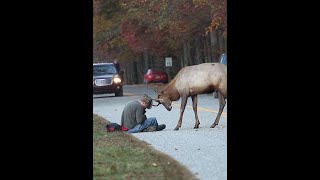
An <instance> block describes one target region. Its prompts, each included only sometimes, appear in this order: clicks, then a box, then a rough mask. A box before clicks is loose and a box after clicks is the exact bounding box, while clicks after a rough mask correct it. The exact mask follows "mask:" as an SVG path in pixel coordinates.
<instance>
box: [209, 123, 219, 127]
mask: <svg viewBox="0 0 320 180" xmlns="http://www.w3.org/2000/svg"><path fill="white" fill-rule="evenodd" d="M216 125H218V124H212V125H211V126H210V127H211V128H214V127H216Z"/></svg>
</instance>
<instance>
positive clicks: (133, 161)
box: [93, 114, 196, 180]
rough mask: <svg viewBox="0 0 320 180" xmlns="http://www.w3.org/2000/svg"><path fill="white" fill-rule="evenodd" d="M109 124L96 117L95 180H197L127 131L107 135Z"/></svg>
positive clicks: (94, 124) (94, 135)
mask: <svg viewBox="0 0 320 180" xmlns="http://www.w3.org/2000/svg"><path fill="white" fill-rule="evenodd" d="M107 123H108V122H107V121H106V120H105V119H103V118H101V117H99V116H97V115H95V114H94V115H93V179H96V180H98V179H99V180H100V179H110V180H112V179H114V180H116V179H130V180H134V179H137V180H149V179H157V180H162V179H177V180H180V179H183V180H194V179H196V178H195V177H194V176H193V175H192V173H191V172H190V171H189V170H188V169H187V168H186V167H185V166H183V165H180V164H179V163H178V162H177V161H175V160H173V159H171V158H170V157H169V156H167V155H165V154H163V153H161V152H158V151H156V150H155V149H153V148H152V147H150V146H149V145H148V144H147V143H145V142H142V141H139V140H138V139H136V138H135V137H133V136H131V135H129V134H127V133H125V132H121V131H118V132H107V131H106V130H105V125H106V124H107Z"/></svg>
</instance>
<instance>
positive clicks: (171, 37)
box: [93, 0, 227, 59]
mask: <svg viewBox="0 0 320 180" xmlns="http://www.w3.org/2000/svg"><path fill="white" fill-rule="evenodd" d="M226 5H227V1H226V0H179V1H177V0H94V1H93V7H94V13H93V14H94V15H93V23H94V27H93V31H94V34H93V37H94V38H93V39H94V42H93V43H94V49H93V51H94V56H96V58H98V59H100V58H113V57H115V56H117V57H121V56H129V55H136V54H139V53H141V52H145V51H147V52H148V53H150V54H153V55H157V56H161V55H164V54H167V53H168V52H169V53H177V52H179V51H181V50H182V47H183V43H185V42H186V41H189V40H191V39H193V38H194V37H198V36H204V35H205V34H206V33H207V32H209V31H213V30H214V29H222V30H223V31H224V32H225V33H224V34H225V35H227V34H226V32H227V13H226V12H227V7H226Z"/></svg>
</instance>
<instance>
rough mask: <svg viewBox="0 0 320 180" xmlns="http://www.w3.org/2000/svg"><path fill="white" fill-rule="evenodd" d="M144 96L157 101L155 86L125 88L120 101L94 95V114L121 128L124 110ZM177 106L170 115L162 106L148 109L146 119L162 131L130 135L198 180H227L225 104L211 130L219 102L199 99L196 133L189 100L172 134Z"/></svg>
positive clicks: (176, 103)
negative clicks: (151, 119) (179, 164)
mask: <svg viewBox="0 0 320 180" xmlns="http://www.w3.org/2000/svg"><path fill="white" fill-rule="evenodd" d="M144 93H146V94H148V95H149V96H151V97H153V98H156V93H155V91H154V85H127V86H124V96H123V97H114V94H104V95H93V113H95V114H98V115H99V116H101V117H103V118H106V119H108V120H109V121H111V122H116V123H118V124H120V123H121V113H122V110H123V108H124V106H125V105H126V104H127V103H128V102H129V101H132V100H137V99H138V98H139V97H140V96H141V95H143V94H144ZM180 103H181V101H180V100H179V101H174V102H173V106H172V110H171V111H167V110H166V109H165V108H164V107H163V106H162V105H160V106H158V107H153V108H152V109H147V113H146V115H147V117H152V116H153V117H156V118H157V120H158V123H159V124H166V126H167V127H166V129H164V130H163V131H157V132H144V133H134V134H132V135H133V136H135V137H136V138H138V139H140V140H142V141H145V142H147V143H149V144H150V145H151V146H152V147H154V148H155V149H157V150H159V151H161V152H163V153H165V154H167V155H169V156H171V157H172V158H174V159H175V160H177V161H178V162H180V163H181V164H183V165H185V166H186V167H187V168H189V169H190V170H191V172H193V173H194V174H195V176H196V177H198V178H199V179H201V180H226V179H227V104H226V106H225V109H224V111H223V114H222V116H221V119H220V122H219V125H217V126H216V127H215V128H210V126H211V124H212V123H213V122H214V119H215V117H216V115H217V112H218V109H219V102H218V99H215V98H214V97H213V96H212V94H203V95H198V117H199V120H200V125H199V129H194V128H193V127H194V123H195V119H194V112H193V109H192V100H191V98H189V99H188V103H187V107H186V109H185V112H184V116H183V120H182V126H181V128H180V129H179V130H178V131H174V128H175V127H176V125H177V123H178V119H179V114H180Z"/></svg>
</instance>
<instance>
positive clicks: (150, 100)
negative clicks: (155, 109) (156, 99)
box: [140, 94, 152, 109]
mask: <svg viewBox="0 0 320 180" xmlns="http://www.w3.org/2000/svg"><path fill="white" fill-rule="evenodd" d="M140 100H141V101H142V102H144V103H148V104H149V106H148V109H151V108H152V98H151V97H149V96H148V95H146V94H144V95H143V96H142V97H141V98H140Z"/></svg>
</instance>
